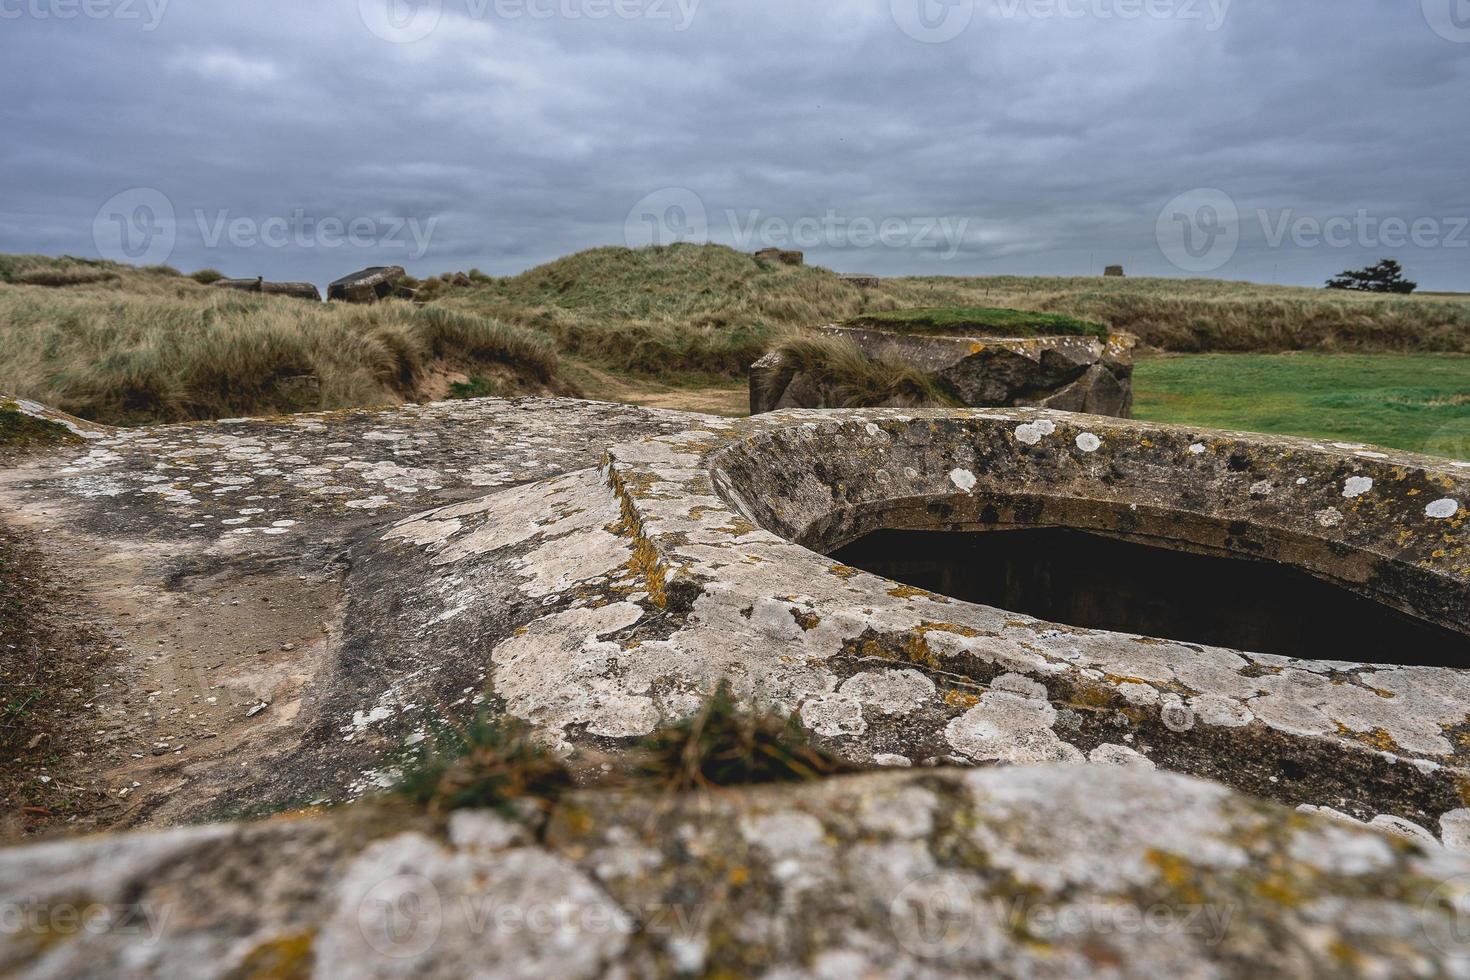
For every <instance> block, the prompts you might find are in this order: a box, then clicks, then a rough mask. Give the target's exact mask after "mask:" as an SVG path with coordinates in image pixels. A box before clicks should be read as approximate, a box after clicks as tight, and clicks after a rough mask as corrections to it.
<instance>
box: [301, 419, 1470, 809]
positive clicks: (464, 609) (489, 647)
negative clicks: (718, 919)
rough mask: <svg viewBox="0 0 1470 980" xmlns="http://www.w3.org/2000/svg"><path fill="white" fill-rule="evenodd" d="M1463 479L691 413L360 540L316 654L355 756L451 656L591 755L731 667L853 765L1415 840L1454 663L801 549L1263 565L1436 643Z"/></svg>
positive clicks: (956, 429) (1381, 459) (1343, 459)
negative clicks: (998, 551) (1317, 583)
mask: <svg viewBox="0 0 1470 980" xmlns="http://www.w3.org/2000/svg"><path fill="white" fill-rule="evenodd" d="M1467 478H1470V472H1467V467H1466V465H1465V464H1454V463H1451V462H1449V461H1444V460H1430V459H1427V458H1416V457H1412V456H1408V455H1405V454H1390V453H1380V452H1378V451H1375V450H1368V449H1366V448H1360V447H1350V446H1342V447H1339V446H1334V445H1328V444H1314V443H1311V442H1307V441H1302V440H1289V439H1268V438H1263V437H1258V436H1248V435H1235V434H1226V433H1214V432H1202V431H1195V430H1187V429H1178V428H1166V427H1160V426H1152V425H1145V424H1140V423H1128V422H1122V421H1117V420H1106V419H1099V418H1093V417H1082V416H1068V415H1064V414H1060V413H1047V412H1039V411H1034V410H1009V411H1001V410H992V411H989V412H917V413H902V412H897V411H892V410H874V411H869V412H847V413H842V414H840V415H837V414H831V413H821V412H793V413H783V414H781V415H777V416H766V417H762V418H761V419H754V420H750V421H746V422H739V423H737V422H730V421H725V420H706V421H704V422H703V423H701V425H700V426H699V427H696V428H692V429H689V430H686V431H684V432H680V433H677V434H675V435H671V436H666V437H661V438H658V439H654V440H647V441H642V442H638V443H634V444H628V445H622V446H615V447H613V448H611V449H610V450H609V453H608V462H607V463H606V464H605V465H604V468H603V470H602V471H601V472H600V473H597V474H594V473H576V474H569V475H567V476H565V477H563V478H560V479H558V480H556V481H552V482H549V483H545V484H538V485H536V486H533V487H527V488H524V489H522V490H519V491H516V492H513V493H510V494H503V495H500V496H498V497H491V498H486V499H484V500H481V501H477V502H474V503H469V504H464V505H460V506H457V507H451V508H447V509H445V510H442V511H439V512H434V513H429V514H426V515H422V516H420V517H418V518H415V519H413V520H410V521H407V522H404V523H402V524H400V525H399V526H397V527H395V528H393V529H392V530H390V531H389V532H388V533H387V534H385V535H384V536H383V537H382V538H381V539H380V540H376V541H372V542H368V541H365V542H363V544H362V545H361V546H360V548H359V549H358V551H357V553H356V554H355V556H354V560H353V567H354V570H355V572H356V573H357V575H358V576H360V577H359V578H358V579H357V581H358V582H359V583H360V588H361V594H362V595H363V596H364V597H365V601H363V602H361V603H357V604H354V605H353V606H352V607H351V609H350V610H349V614H348V617H347V620H346V623H345V630H346V636H345V644H346V648H347V649H352V650H359V651H362V653H361V658H360V659H358V660H357V661H355V663H356V664H357V665H358V666H360V667H363V666H370V669H368V670H361V671H357V672H356V673H355V676H357V677H358V678H359V679H360V680H361V681H362V684H361V686H359V687H358V688H357V689H356V691H355V694H354V695H352V696H351V697H349V699H348V703H349V704H350V705H351V709H350V711H351V712H353V713H355V714H349V710H348V705H347V704H344V705H343V706H342V711H341V713H340V715H339V724H340V725H341V731H342V732H343V734H344V735H351V736H352V737H353V739H354V743H356V744H357V745H358V748H359V749H360V748H361V743H363V742H364V741H374V742H376V743H377V744H379V745H380V746H382V748H384V749H387V748H390V747H392V746H394V745H397V744H402V741H403V740H405V739H409V738H413V737H416V736H417V735H420V734H422V731H423V725H424V717H425V712H424V710H423V708H422V706H423V705H425V704H428V703H432V702H433V701H434V700H436V699H439V700H443V699H451V698H452V692H453V687H452V684H461V683H462V684H463V685H464V687H465V688H467V689H468V690H465V691H463V693H461V694H460V695H459V697H461V698H472V697H473V696H474V693H475V692H476V691H478V690H479V688H478V687H477V686H476V684H477V683H478V678H477V677H475V676H473V675H472V673H471V671H472V670H473V669H475V668H478V669H479V670H481V671H484V672H485V674H486V680H487V681H488V683H489V685H490V691H489V693H488V697H489V701H488V702H487V703H489V704H490V705H491V706H492V707H493V708H495V709H496V710H500V711H505V712H508V713H510V714H513V715H515V716H517V717H520V718H523V719H526V720H528V721H531V722H533V723H535V724H537V725H539V726H542V727H543V728H544V729H545V730H546V731H547V733H548V735H549V736H550V737H552V738H553V739H555V740H556V741H557V742H559V743H560V744H562V745H563V746H564V748H565V749H566V750H568V751H571V750H573V749H575V748H578V747H595V748H599V749H609V748H615V747H616V745H617V744H618V743H617V740H619V739H622V738H626V737H628V736H634V735H641V734H644V733H647V732H648V731H651V730H652V729H653V728H654V727H655V725H656V724H657V723H658V721H659V719H661V718H669V717H676V716H679V715H681V714H683V713H684V712H687V711H688V710H689V709H690V708H691V707H692V706H693V705H694V704H695V703H697V700H698V697H699V695H700V693H701V692H703V691H707V690H708V689H709V688H710V687H711V686H712V685H713V684H714V683H716V682H717V681H718V680H719V679H721V678H724V677H730V678H733V679H734V681H735V683H736V684H737V686H738V687H739V688H740V689H741V690H743V691H748V692H751V693H754V694H757V695H759V696H760V697H762V698H764V699H766V700H768V701H770V702H771V703H773V704H775V705H777V706H779V707H780V708H783V709H788V710H793V711H800V713H801V715H802V717H803V718H804V719H805V720H806V721H807V723H808V724H809V725H810V726H811V727H812V728H813V729H814V730H815V731H816V732H818V733H819V734H820V735H821V736H823V737H824V738H826V739H827V740H828V741H829V743H830V745H831V747H832V748H834V749H835V750H836V751H838V752H839V753H841V754H843V755H845V756H847V757H848V758H850V759H852V760H854V761H856V762H862V763H868V762H875V761H876V762H902V763H903V764H922V763H925V762H935V761H939V762H943V761H959V762H962V763H966V764H975V763H980V764H988V763H995V762H1011V763H1036V762H1071V761H1079V760H1081V759H1083V758H1088V757H1091V756H1093V755H1094V754H1096V753H1102V754H1103V755H1104V756H1108V757H1111V756H1115V755H1117V754H1119V753H1123V754H1127V753H1138V754H1141V755H1142V756H1144V757H1146V758H1148V759H1150V760H1152V761H1154V762H1155V763H1156V764H1158V765H1160V766H1163V767H1166V768H1171V769H1177V770H1181V771H1185V772H1190V773H1194V774H1199V775H1204V776H1209V777H1211V778H1215V779H1219V780H1221V781H1224V782H1227V783H1229V784H1231V785H1233V786H1236V787H1238V788H1241V789H1244V790H1247V791H1249V792H1252V793H1256V794H1259V795H1262V796H1267V797H1270V798H1274V799H1277V800H1280V801H1282V802H1285V803H1289V804H1292V805H1297V804H1308V805H1319V806H1329V807H1332V808H1334V809H1339V810H1342V811H1345V812H1348V813H1351V814H1352V815H1354V816H1356V817H1359V818H1361V819H1364V820H1367V819H1372V818H1374V817H1377V816H1380V815H1384V814H1388V815H1392V816H1396V817H1399V818H1402V819H1404V820H1407V821H1410V822H1412V823H1414V824H1416V825H1417V826H1419V827H1420V828H1422V829H1423V830H1424V831H1426V832H1428V833H1434V834H1440V833H1442V831H1443V827H1442V821H1443V820H1445V819H1451V820H1454V819H1458V817H1454V816H1453V815H1454V814H1456V813H1457V812H1459V811H1462V810H1463V809H1464V808H1465V807H1466V805H1467V804H1466V801H1465V799H1464V797H1463V792H1464V790H1463V786H1464V785H1465V778H1466V769H1467V762H1470V745H1467V740H1466V739H1465V738H1464V735H1463V733H1464V732H1465V731H1466V730H1467V721H1470V718H1467V711H1470V709H1467V705H1470V675H1467V674H1466V673H1465V671H1464V670H1462V669H1456V668H1450V667H1425V666H1384V665H1381V664H1380V665H1378V666H1373V664H1375V662H1378V661H1381V660H1384V659H1393V655H1394V654H1396V653H1398V651H1380V650H1376V649H1367V648H1363V649H1344V650H1343V651H1342V657H1341V659H1340V660H1335V661H1332V662H1323V661H1301V660H1291V659H1287V658H1284V657H1279V656H1270V655H1264V654H1258V653H1250V652H1242V651H1232V650H1225V649H1219V648H1211V647H1203V646H1199V645H1196V644H1189V643H1180V642H1173V641H1167V640H1159V639H1152V638H1147V637H1137V636H1131V635H1126V634H1118V633H1110V632H1104V631H1095V630H1083V629H1077V628H1075V627H1068V626H1059V625H1056V624H1051V623H1046V622H1043V621H1039V620H1035V619H1032V618H1030V617H1026V616H1022V615H1018V614H1015V613H1012V612H1007V611H1005V610H999V609H991V608H988V607H984V606H977V605H970V604H967V603H963V602H957V601H953V600H950V599H947V598H945V597H943V596H936V595H931V594H928V593H923V592H920V591H918V590H914V589H909V588H905V587H896V586H895V584H894V583H892V582H890V581H887V580H884V579H881V578H878V577H876V576H872V575H868V574H866V573H862V572H859V571H857V570H855V569H852V568H847V567H845V566H842V565H839V564H837V563H835V562H833V561H832V560H831V559H829V558H824V557H823V556H822V555H821V554H819V553H817V552H815V551H812V550H808V547H806V546H812V547H817V548H820V549H825V548H828V547H830V546H833V545H836V544H840V543H842V542H843V541H845V540H850V539H851V538H853V537H856V536H858V535H860V534H862V533H864V532H865V531H866V530H870V529H872V528H874V527H878V526H891V527H903V526H932V525H933V523H934V521H935V515H939V520H940V522H941V523H942V524H943V525H944V526H946V527H954V528H963V527H966V526H977V527H978V526H985V525H992V524H996V523H1002V524H1003V523H1021V524H1024V523H1035V524H1043V525H1044V524H1064V525H1068V526H1077V527H1084V528H1091V529H1094V530H1104V531H1108V532H1110V533H1117V534H1122V535H1124V536H1130V537H1133V538H1135V539H1140V540H1154V541H1159V540H1165V541H1168V542H1170V543H1171V544H1172V545H1174V546H1182V547H1188V548H1196V549H1200V550H1204V551H1208V552H1213V553H1220V552H1225V553H1237V554H1238V553H1244V554H1252V555H1255V556H1258V557H1264V558H1271V559H1274V560H1279V561H1283V562H1287V563H1290V564H1293V565H1295V566H1297V567H1300V568H1303V569H1306V570H1308V571H1312V572H1315V573H1317V574H1320V575H1323V576H1325V577H1328V578H1331V579H1333V580H1335V581H1337V582H1338V583H1339V584H1340V585H1342V586H1343V587H1345V588H1348V589H1357V590H1360V591H1362V592H1363V593H1364V594H1365V595H1372V596H1374V598H1375V599H1376V600H1377V601H1380V602H1383V603H1386V604H1389V605H1395V606H1399V607H1401V608H1404V609H1406V610H1408V611H1411V612H1414V613H1416V614H1418V615H1420V616H1423V617H1425V618H1427V619H1430V620H1432V621H1436V622H1439V623H1442V624H1444V625H1447V626H1454V627H1455V628H1457V629H1460V630H1462V631H1463V630H1465V629H1466V628H1467V627H1470V590H1467V588H1466V582H1467V581H1470V555H1467V550H1466V535H1467V530H1466V524H1467V516H1470V515H1467V511H1466V509H1465V504H1466V502H1470V479H1467ZM767 528H771V529H774V531H773V530H767ZM405 569H413V571H411V572H405ZM424 582H431V583H433V584H432V585H430V586H428V587H425V586H424V585H423V584H421V583H424ZM1201 601H1208V597H1201ZM389 632H393V633H396V634H398V635H402V636H405V637H407V638H408V639H406V640H405V641H404V642H403V643H401V644H400V645H398V646H397V647H396V649H395V650H394V651H393V653H392V654H391V655H388V654H386V653H385V652H383V651H381V649H380V648H379V647H378V646H377V645H375V642H374V640H373V638H374V637H380V636H383V635H385V634H387V633H389ZM445 649H452V650H456V651H460V656H459V657H458V658H457V659H456V660H455V661H454V662H453V663H452V664H451V663H449V662H447V661H446V660H445V658H444V657H443V656H442V655H441V654H437V653H436V651H442V650H445ZM370 651H376V652H370ZM433 663H438V664H440V665H441V666H437V667H432V668H421V669H420V670H419V671H418V672H417V673H415V675H414V676H413V677H412V678H411V679H409V680H407V681H404V680H403V674H404V671H405V669H406V667H407V665H410V664H417V665H424V664H433ZM472 663H473V665H474V666H473V667H472V666H471V664H472ZM435 671H439V672H443V673H444V674H446V675H447V678H448V679H446V680H443V681H440V680H435V679H434V678H433V676H432V675H433V673H434V672H435ZM372 674H377V675H378V676H379V679H378V680H376V681H374V680H371V679H370V675H372ZM389 678H393V682H392V683H391V684H390V683H389V682H388V679H389ZM450 679H452V683H451V682H450ZM375 691H376V692H377V693H376V695H375V694H374V692H375ZM344 696H346V695H344ZM409 705H413V706H415V707H408V706H409ZM374 713H376V714H377V716H378V720H377V721H374V722H371V723H370V724H368V725H365V726H363V727H362V728H361V729H353V728H351V727H350V725H351V720H352V718H353V717H369V716H371V715H372V714H374ZM323 736H324V737H325V733H323ZM330 754H332V755H334V756H335V757H336V758H339V759H340V758H342V756H341V754H340V752H339V751H337V750H333V752H332V753H330ZM373 778H374V774H373V773H372V772H371V771H369V770H364V772H363V773H362V774H361V775H360V776H359V782H364V783H370V782H371V781H372V779H373Z"/></svg>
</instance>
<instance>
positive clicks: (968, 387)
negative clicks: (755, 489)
mask: <svg viewBox="0 0 1470 980" xmlns="http://www.w3.org/2000/svg"><path fill="white" fill-rule="evenodd" d="M822 332H823V333H827V334H830V335H832V336H836V337H842V338H845V339H847V340H851V341H852V342H853V343H854V344H856V345H857V346H858V347H859V348H860V349H861V350H862V351H863V352H865V353H866V354H868V355H869V356H871V357H893V358H897V359H898V360H900V361H902V362H904V363H906V364H911V365H913V366H914V367H916V368H918V369H919V370H920V371H923V372H924V373H925V374H928V375H929V376H930V377H932V378H933V379H934V380H935V381H936V382H937V383H938V384H939V386H940V387H941V388H943V389H944V390H946V391H949V392H950V393H952V395H953V396H954V397H955V398H957V399H958V401H959V402H960V404H963V405H970V406H975V407H988V406H999V407H1009V406H1035V407H1039V408H1053V409H1057V410H1059V411H1064V412H1085V413H1087V414H1089V415H1111V416H1115V417H1118V418H1128V417H1129V416H1130V415H1131V414H1132V411H1133V355H1132V348H1133V339H1132V338H1131V337H1129V336H1126V335H1115V336H1113V337H1110V338H1109V339H1108V340H1107V341H1102V340H1098V339H1097V338H1095V337H1041V338H1021V339H1016V338H1005V337H979V336H976V337H936V336H930V335H925V334H902V333H893V332H889V331H886V330H871V329H859V328H855V327H842V326H836V325H833V326H827V327H823V328H822ZM750 392H751V395H750V398H751V401H750V406H751V409H750V411H751V414H752V415H761V414H764V413H766V412H774V411H779V410H782V409H788V408H840V407H842V406H841V401H840V399H839V398H838V397H837V396H836V394H835V393H833V392H831V391H827V390H825V389H824V388H823V386H821V385H820V384H817V383H814V382H813V380H812V379H810V378H808V377H806V376H805V375H803V374H801V373H793V372H792V371H791V370H790V369H789V368H787V367H785V366H784V364H783V358H782V356H781V354H780V353H779V352H773V353H771V354H768V355H766V356H765V357H763V358H762V359H761V360H759V361H757V362H756V363H755V364H754V365H752V367H751V370H750Z"/></svg>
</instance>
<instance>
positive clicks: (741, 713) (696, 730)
mask: <svg viewBox="0 0 1470 980" xmlns="http://www.w3.org/2000/svg"><path fill="white" fill-rule="evenodd" d="M631 758H632V759H633V760H634V761H633V766H634V776H635V777H636V778H637V779H640V780H642V781H645V782H647V783H649V784H651V785H653V786H657V787H660V788H662V789H665V790H669V791H673V792H687V791H691V790H703V789H710V788H713V787H718V786H743V785H750V784H761V783H792V782H806V781H809V780H814V779H824V778H826V777H828V776H834V775H838V774H841V773H844V772H851V771H853V767H852V766H850V765H848V764H847V763H845V762H843V761H842V760H840V759H838V758H837V757H835V756H833V755H831V754H830V753H828V752H826V751H825V750H823V749H822V748H821V747H819V746H818V745H816V744H815V743H814V742H813V741H812V739H811V736H810V734H809V733H808V732H807V731H806V729H805V728H803V727H802V725H801V722H800V721H799V720H798V719H797V718H796V716H794V715H793V716H791V717H789V718H786V717H782V716H780V715H778V714H775V713H773V712H771V711H769V710H767V709H765V708H762V707H760V706H758V705H754V704H742V703H741V702H740V701H739V700H737V699H736V698H735V696H734V694H732V693H731V691H730V686H729V684H728V683H721V684H720V686H719V688H718V689H716V691H715V693H714V694H713V695H711V696H710V698H709V699H708V700H707V701H705V703H704V706H703V707H702V708H700V710H699V711H697V712H695V713H694V714H693V715H691V716H690V717H688V718H686V719H684V720H683V721H679V722H676V723H674V724H672V725H669V726H666V727H664V728H661V729H659V730H658V731H656V732H654V733H653V734H652V735H649V736H647V737H646V738H644V739H642V740H640V741H639V742H638V744H637V745H635V746H634V747H633V749H632V750H631Z"/></svg>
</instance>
